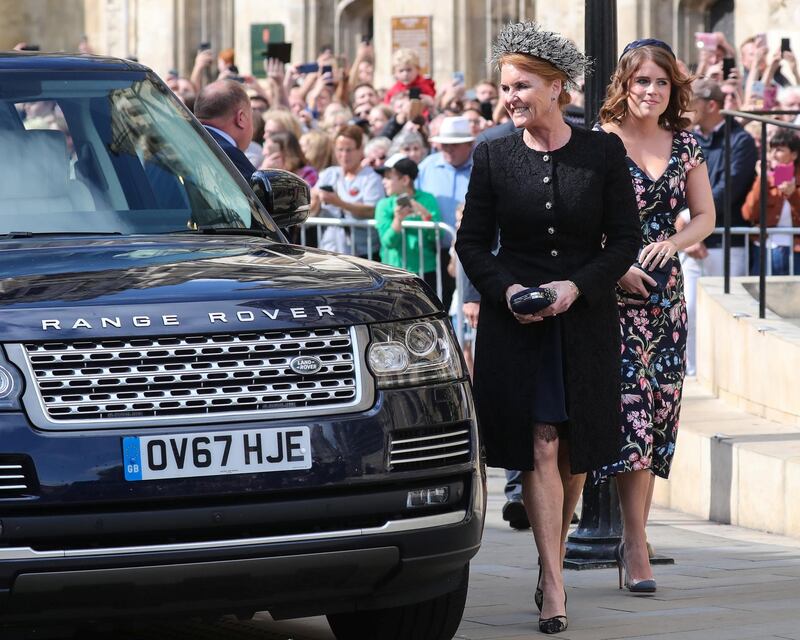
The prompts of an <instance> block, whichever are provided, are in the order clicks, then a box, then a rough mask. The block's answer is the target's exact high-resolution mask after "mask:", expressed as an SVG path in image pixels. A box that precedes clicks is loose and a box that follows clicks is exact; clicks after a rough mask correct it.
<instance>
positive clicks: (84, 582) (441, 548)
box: [0, 468, 486, 623]
mask: <svg viewBox="0 0 800 640" xmlns="http://www.w3.org/2000/svg"><path fill="white" fill-rule="evenodd" d="M462 480H463V484H464V486H465V487H467V488H468V491H467V493H466V494H465V495H464V496H463V500H462V501H460V504H459V505H458V507H457V508H456V509H455V510H450V511H444V512H440V513H435V514H429V515H421V516H420V517H410V518H404V519H399V520H393V521H388V522H386V523H384V524H383V525H382V526H379V527H364V528H351V529H341V530H330V531H319V532H307V533H303V534H288V535H275V536H263V537H258V538H240V539H220V540H206V541H202V542H192V543H175V544H159V545H149V546H148V545H142V546H136V547H118V548H110V547H109V548H97V549H51V550H47V551H36V550H34V549H31V548H28V547H21V546H20V547H5V548H0V582H1V583H2V585H3V587H2V588H0V621H2V622H4V623H14V622H25V621H30V620H32V619H36V620H37V621H40V622H41V621H43V620H48V619H52V620H56V619H76V618H80V619H104V618H113V617H119V616H123V615H124V616H131V615H139V614H141V615H170V616H174V615H181V614H192V613H195V614H196V613H198V612H202V613H204V614H208V613H232V612H240V611H260V610H268V611H269V612H270V613H271V614H272V615H273V617H275V618H285V617H298V616H308V615H318V614H323V613H334V612H340V611H352V610H357V609H371V608H383V607H389V606H399V605H403V604H408V603H411V602H418V601H422V600H426V599H429V598H432V597H435V596H437V595H441V594H443V593H446V592H448V591H451V590H453V589H455V588H456V587H457V586H458V583H459V580H460V578H461V576H462V574H463V569H464V567H465V566H466V564H467V563H468V562H469V560H470V558H472V556H473V555H474V554H475V553H477V551H478V547H479V545H480V538H481V534H482V529H483V513H484V507H485V498H486V497H485V487H484V479H483V477H482V474H481V473H480V472H479V471H478V469H477V468H476V469H475V470H474V471H473V472H472V473H470V474H467V475H465V476H463V478H462ZM354 499H356V500H358V498H354Z"/></svg>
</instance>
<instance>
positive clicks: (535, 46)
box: [492, 22, 592, 89]
mask: <svg viewBox="0 0 800 640" xmlns="http://www.w3.org/2000/svg"><path fill="white" fill-rule="evenodd" d="M512 53H524V54H527V55H529V56H535V57H537V58H541V59H542V60H546V61H547V62H549V63H550V64H552V65H553V66H554V67H556V68H557V69H559V70H561V71H563V72H564V75H566V76H567V86H566V88H567V89H572V88H577V86H578V80H579V79H580V78H581V77H582V76H585V75H588V74H589V73H591V70H592V69H591V67H592V61H591V60H590V59H589V58H587V57H586V56H585V55H583V54H582V53H581V52H580V51H578V47H576V46H575V43H573V42H572V40H570V39H569V38H565V37H564V36H562V35H561V34H559V33H554V32H553V31H545V30H544V29H542V27H541V25H539V24H538V23H536V22H510V23H508V24H507V25H505V26H504V27H503V29H502V30H501V31H500V33H499V35H498V36H497V38H496V39H495V41H494V44H493V45H492V63H493V64H498V62H499V61H500V59H501V58H502V57H503V56H505V55H508V54H512Z"/></svg>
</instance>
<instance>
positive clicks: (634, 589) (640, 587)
mask: <svg viewBox="0 0 800 640" xmlns="http://www.w3.org/2000/svg"><path fill="white" fill-rule="evenodd" d="M614 555H615V556H616V557H617V570H618V571H619V588H620V589H622V587H623V584H624V586H625V588H626V589H628V591H630V592H631V593H655V592H656V581H655V580H652V579H651V580H637V581H636V582H631V581H630V580H629V579H628V567H627V565H626V564H625V543H623V542H620V543H619V544H618V545H617V548H616V550H615V551H614ZM623 571H624V572H625V580H624V582H623V579H622V572H623Z"/></svg>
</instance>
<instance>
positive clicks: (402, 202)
mask: <svg viewBox="0 0 800 640" xmlns="http://www.w3.org/2000/svg"><path fill="white" fill-rule="evenodd" d="M397 206H398V207H410V206H411V198H409V197H408V196H398V198H397Z"/></svg>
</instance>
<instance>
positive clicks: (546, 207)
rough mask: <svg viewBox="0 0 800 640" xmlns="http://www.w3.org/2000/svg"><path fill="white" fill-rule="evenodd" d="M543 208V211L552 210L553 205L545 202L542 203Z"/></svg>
mask: <svg viewBox="0 0 800 640" xmlns="http://www.w3.org/2000/svg"><path fill="white" fill-rule="evenodd" d="M544 208H545V209H552V208H553V203H552V202H545V203H544Z"/></svg>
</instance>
